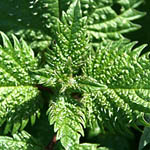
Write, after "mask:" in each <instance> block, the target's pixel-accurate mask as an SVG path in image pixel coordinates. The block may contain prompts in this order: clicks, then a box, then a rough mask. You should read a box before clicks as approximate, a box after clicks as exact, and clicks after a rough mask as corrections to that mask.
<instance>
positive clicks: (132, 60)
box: [78, 41, 150, 131]
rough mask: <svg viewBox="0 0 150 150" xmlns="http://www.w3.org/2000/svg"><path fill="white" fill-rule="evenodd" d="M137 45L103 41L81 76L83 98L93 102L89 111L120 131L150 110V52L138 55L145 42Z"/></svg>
mask: <svg viewBox="0 0 150 150" xmlns="http://www.w3.org/2000/svg"><path fill="white" fill-rule="evenodd" d="M134 45H135V42H133V43H128V44H127V43H125V42H123V41H116V42H107V43H106V42H104V43H103V44H101V45H100V47H99V48H98V49H97V50H96V52H93V53H92V54H91V55H90V56H89V58H88V61H87V63H86V65H85V67H84V68H83V72H84V77H81V78H80V79H79V80H78V82H79V83H80V87H81V89H82V91H83V92H84V95H83V97H84V98H83V99H82V100H81V102H82V103H83V105H85V104H89V105H90V107H87V110H88V113H89V114H90V112H91V114H92V116H93V115H95V117H96V119H98V120H99V122H100V124H101V125H102V126H104V127H106V128H109V129H110V130H114V128H116V127H117V128H118V129H120V131H121V130H122V129H121V128H122V127H123V128H124V127H127V126H129V125H132V123H135V121H137V120H138V121H140V119H142V117H143V115H144V113H148V112H150V103H149V99H150V96H149V90H150V87H149V84H150V77H149V73H150V70H149V68H150V60H149V58H148V54H144V55H142V56H139V55H140V53H141V51H142V50H143V48H144V47H145V45H142V46H140V47H138V48H136V49H134V50H132V48H133V46H134ZM85 79H86V80H88V79H90V80H89V82H87V81H86V80H85ZM91 79H93V80H94V81H95V83H96V82H97V84H93V83H92V82H91V81H92V80H91ZM84 81H86V82H84ZM102 85H103V86H102ZM89 105H85V107H86V106H89ZM91 114H90V115H91ZM89 117H90V116H89ZM110 122H112V123H111V124H110Z"/></svg>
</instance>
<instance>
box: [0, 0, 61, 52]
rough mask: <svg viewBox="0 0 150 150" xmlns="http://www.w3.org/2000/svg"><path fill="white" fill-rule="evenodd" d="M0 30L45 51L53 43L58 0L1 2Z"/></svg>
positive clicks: (57, 14) (57, 15)
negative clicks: (52, 32) (52, 36)
mask: <svg viewBox="0 0 150 150" xmlns="http://www.w3.org/2000/svg"><path fill="white" fill-rule="evenodd" d="M0 10H1V11H0V12H1V13H0V20H1V23H0V30H2V31H4V32H7V33H8V34H11V33H13V34H16V35H17V36H19V37H23V38H24V39H25V40H26V41H28V42H29V43H30V44H31V47H32V48H39V49H44V48H45V47H48V46H49V44H50V41H51V34H50V32H51V27H52V25H53V17H59V10H58V0H40V1H39V0H28V1H25V0H24V1H20V0H9V1H0Z"/></svg>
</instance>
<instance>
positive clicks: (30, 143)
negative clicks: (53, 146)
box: [0, 131, 44, 150]
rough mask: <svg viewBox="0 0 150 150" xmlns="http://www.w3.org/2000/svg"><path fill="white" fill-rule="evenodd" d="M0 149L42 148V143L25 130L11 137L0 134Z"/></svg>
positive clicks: (25, 149)
mask: <svg viewBox="0 0 150 150" xmlns="http://www.w3.org/2000/svg"><path fill="white" fill-rule="evenodd" d="M0 149H1V150H44V147H43V145H42V144H39V142H38V141H36V139H34V138H33V137H32V136H31V135H30V134H28V133H27V132H25V131H22V132H21V133H17V134H14V135H13V138H12V137H8V136H0Z"/></svg>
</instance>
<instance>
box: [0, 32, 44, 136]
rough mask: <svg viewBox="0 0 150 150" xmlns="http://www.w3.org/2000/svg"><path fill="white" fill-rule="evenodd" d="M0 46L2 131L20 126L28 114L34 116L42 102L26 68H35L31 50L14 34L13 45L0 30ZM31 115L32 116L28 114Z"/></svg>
mask: <svg viewBox="0 0 150 150" xmlns="http://www.w3.org/2000/svg"><path fill="white" fill-rule="evenodd" d="M1 35H2V38H3V47H2V46H1V47H0V61H1V63H0V126H2V124H3V123H4V122H6V127H5V129H4V133H8V132H9V131H10V130H12V132H13V133H15V132H16V131H17V130H18V129H23V128H24V127H25V126H26V124H27V122H28V118H29V117H32V116H34V117H36V114H38V113H39V109H40V107H41V105H42V102H41V100H40V98H41V97H40V92H39V91H38V89H37V88H36V87H35V86H34V85H35V82H34V80H33V79H32V78H31V76H30V74H29V71H30V70H32V69H33V70H34V69H36V68H37V60H36V59H35V58H34V55H33V51H32V50H31V49H30V47H28V46H27V44H26V43H25V42H24V41H23V40H22V41H21V44H20V43H19V41H18V40H17V38H16V37H15V36H13V39H14V47H13V46H12V44H11V42H10V40H9V39H8V37H7V36H6V35H5V34H4V33H1ZM32 118H33V117H32Z"/></svg>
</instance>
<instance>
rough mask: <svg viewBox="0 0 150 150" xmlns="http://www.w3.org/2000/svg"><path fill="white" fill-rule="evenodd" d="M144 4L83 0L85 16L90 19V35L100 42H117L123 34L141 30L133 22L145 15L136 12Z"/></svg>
mask: <svg viewBox="0 0 150 150" xmlns="http://www.w3.org/2000/svg"><path fill="white" fill-rule="evenodd" d="M142 2H143V0H115V1H113V0H94V1H93V0H81V4H82V10H83V14H84V15H85V16H87V17H88V19H87V22H88V27H87V28H88V33H89V34H90V35H92V36H93V37H94V38H96V39H98V40H104V39H111V40H116V39H120V38H123V36H122V34H123V33H128V32H131V31H134V30H137V29H139V28H140V25H137V24H134V23H132V22H131V21H133V20H135V19H138V18H140V17H142V16H144V15H145V13H144V12H140V11H138V10H136V7H137V6H139V5H140V4H141V3H142ZM116 6H117V8H114V7H116ZM118 7H120V8H118ZM115 9H117V10H115ZM118 11H119V12H118Z"/></svg>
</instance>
